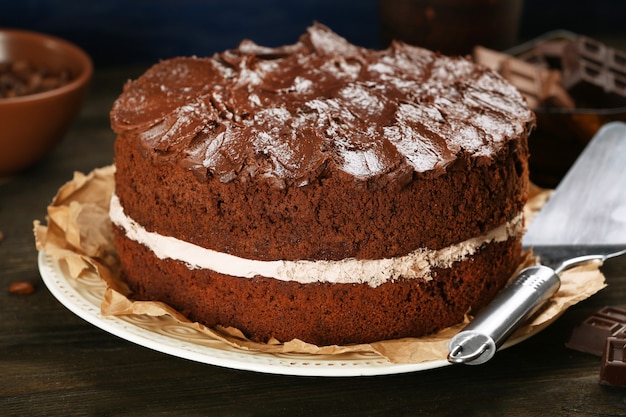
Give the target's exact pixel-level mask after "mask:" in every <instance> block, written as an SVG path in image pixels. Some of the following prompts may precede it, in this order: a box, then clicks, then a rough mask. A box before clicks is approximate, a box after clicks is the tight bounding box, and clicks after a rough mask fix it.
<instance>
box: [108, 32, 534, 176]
mask: <svg viewBox="0 0 626 417" xmlns="http://www.w3.org/2000/svg"><path fill="white" fill-rule="evenodd" d="M533 120H534V119H533V115H532V112H531V111H530V110H529V109H528V108H527V106H526V104H525V102H524V100H523V98H522V97H521V95H520V94H519V93H518V91H517V90H516V89H515V88H514V87H512V86H511V85H510V84H509V83H508V82H506V81H504V80H503V79H502V78H501V77H500V76H499V75H498V74H496V73H494V72H492V71H490V70H488V69H486V68H484V67H481V66H478V65H475V64H473V63H472V62H471V61H470V60H469V59H468V58H464V57H444V56H441V55H439V54H436V53H434V52H430V51H428V50H425V49H421V48H417V47H412V46H409V45H405V44H402V43H394V44H393V45H392V46H391V47H390V48H388V49H386V50H383V51H373V50H368V49H364V48H360V47H357V46H354V45H352V44H350V43H349V42H347V41H346V40H345V39H343V38H341V37H339V36H338V35H336V34H334V33H333V32H332V31H330V30H329V29H328V28H326V27H324V26H322V25H319V24H316V25H314V26H313V27H311V28H309V29H308V32H307V33H306V34H305V35H303V36H302V37H301V39H300V40H299V42H297V43H296V44H293V45H289V46H285V47H280V48H266V47H261V46H258V45H256V44H254V43H253V42H251V41H244V42H242V43H241V44H240V46H239V47H238V48H237V49H235V50H230V51H226V52H223V53H220V54H216V55H214V56H213V57H211V58H195V57H192V58H174V59H171V60H167V61H163V62H161V63H159V64H157V65H155V66H154V67H152V68H151V69H150V70H148V71H147V72H146V73H145V74H144V75H143V76H141V77H140V78H139V79H137V80H136V81H131V82H128V83H127V84H126V86H125V88H124V92H123V93H122V95H121V96H120V97H119V99H118V100H117V101H116V102H115V104H114V107H113V110H112V112H111V121H112V126H113V129H114V130H115V132H116V133H117V134H118V135H125V136H127V137H135V138H137V139H138V143H139V144H141V146H142V147H143V148H144V149H145V150H147V151H148V154H151V155H154V156H155V158H156V160H157V161H159V160H161V161H163V162H176V163H178V164H180V165H181V166H182V167H184V168H187V169H190V170H192V171H194V173H195V174H196V175H197V176H199V177H200V178H201V179H203V178H204V179H207V178H217V179H219V180H220V181H221V182H222V183H228V182H230V181H232V180H234V179H235V178H238V179H239V181H242V182H245V181H255V180H258V181H268V182H269V183H271V184H273V185H276V186H278V187H279V188H282V187H284V186H285V185H290V184H294V185H297V186H301V185H306V184H309V183H311V182H314V181H315V180H316V179H319V178H324V177H327V176H329V175H342V174H347V175H348V176H352V177H355V178H357V179H371V178H372V177H380V176H381V175H384V176H385V177H386V178H387V179H389V178H391V179H393V178H397V179H400V180H401V181H402V182H406V181H409V180H410V178H411V177H412V176H413V175H414V174H415V173H417V174H418V175H420V176H428V177H430V176H432V177H437V176H439V175H441V174H442V173H444V172H445V171H446V170H450V169H451V168H452V167H454V166H455V164H457V163H458V161H459V160H461V161H463V164H466V163H467V161H468V160H472V164H477V165H480V164H482V163H490V161H491V158H492V157H493V155H496V154H497V153H498V152H499V151H500V150H501V149H502V148H503V147H504V146H505V144H506V143H507V142H508V141H510V140H517V139H518V138H519V137H520V136H525V135H527V134H528V131H529V129H530V126H531V125H532V123H533ZM461 156H463V157H462V158H461Z"/></svg>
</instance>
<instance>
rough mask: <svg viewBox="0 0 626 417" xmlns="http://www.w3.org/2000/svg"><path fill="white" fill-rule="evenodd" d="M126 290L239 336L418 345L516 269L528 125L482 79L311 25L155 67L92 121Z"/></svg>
mask: <svg viewBox="0 0 626 417" xmlns="http://www.w3.org/2000/svg"><path fill="white" fill-rule="evenodd" d="M111 120H112V126H113V129H114V130H115V132H116V133H117V140H116V143H115V164H116V169H117V172H116V175H115V181H116V191H115V195H114V197H113V199H112V201H111V219H112V221H113V223H114V225H115V243H116V246H117V248H118V250H119V254H120V258H121V262H122V267H123V274H124V279H125V280H127V282H128V284H129V285H130V287H131V288H132V290H133V291H134V294H133V297H135V298H137V299H145V300H159V301H163V302H165V303H167V304H169V305H171V306H172V307H174V308H176V309H177V310H179V311H180V312H181V313H183V314H185V315H186V316H188V317H189V318H190V319H192V320H196V321H199V322H201V323H203V324H205V325H207V326H215V325H222V326H233V327H236V328H239V329H240V330H241V331H243V333H244V334H246V335H247V336H248V337H250V338H251V339H253V340H257V341H266V340H268V339H269V338H271V337H275V338H277V339H278V340H281V341H287V340H290V339H292V338H298V339H302V340H304V341H307V342H311V343H315V344H320V345H321V344H348V343H361V342H372V341H376V340H384V339H392V338H401V337H408V336H420V335H424V334H427V333H430V332H434V331H437V330H439V329H442V328H444V327H447V326H450V325H452V324H455V323H457V322H459V321H461V320H462V319H463V316H464V314H465V313H467V312H468V311H470V310H475V309H477V308H479V307H480V306H481V305H484V304H485V303H486V302H487V301H489V300H490V299H491V298H492V297H493V296H494V295H495V294H496V292H497V291H498V290H499V289H500V288H501V287H502V286H503V285H504V284H505V282H506V280H507V279H508V278H509V276H510V275H511V274H512V273H513V272H514V270H515V269H516V267H517V266H518V264H519V262H520V256H521V236H522V233H523V228H524V220H523V215H522V209H523V206H524V203H525V201H526V193H527V186H528V168H527V158H528V150H527V137H528V135H529V133H530V131H531V130H532V128H533V126H534V115H533V114H532V112H531V111H530V110H529V109H528V108H527V106H526V104H525V102H524V100H523V99H522V97H521V95H520V94H519V93H518V91H517V90H515V88H514V87H512V86H511V85H510V84H509V83H508V82H506V81H505V80H503V79H502V78H501V77H500V76H499V75H498V74H496V73H495V72H493V71H491V70H488V69H487V68H485V67H482V66H478V65H476V64H473V63H472V62H471V61H470V60H469V59H467V58H464V57H454V58H452V57H445V56H441V55H439V54H436V53H433V52H430V51H427V50H424V49H421V48H417V47H412V46H408V45H405V44H402V43H394V44H393V45H392V46H391V47H389V48H388V49H386V50H382V51H374V50H367V49H363V48H360V47H357V46H354V45H352V44H350V43H348V42H347V41H346V40H345V39H343V38H341V37H339V36H338V35H336V34H334V33H333V32H332V31H330V30H329V29H328V28H326V27H324V26H322V25H314V26H313V27H311V28H309V30H308V31H307V33H306V34H305V35H303V36H302V37H301V39H300V40H299V42H297V43H296V44H293V45H289V46H284V47H280V48H266V47H261V46H258V45H256V44H254V43H252V42H250V41H244V42H242V43H241V45H240V46H239V47H238V48H237V49H235V50H229V51H226V52H223V53H220V54H216V55H214V56H213V57H210V58H195V57H190V58H174V59H170V60H166V61H163V62H160V63H159V64H157V65H155V66H154V67H152V68H151V69H149V70H148V71H147V72H146V73H145V74H144V75H142V76H141V77H140V78H138V79H137V80H135V81H132V82H128V83H127V85H126V86H125V88H124V92H123V93H122V95H121V96H120V97H119V99H118V100H117V101H116V102H115V104H114V106H113V109H112V112H111Z"/></svg>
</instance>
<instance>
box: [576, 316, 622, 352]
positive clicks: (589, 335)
mask: <svg viewBox="0 0 626 417" xmlns="http://www.w3.org/2000/svg"><path fill="white" fill-rule="evenodd" d="M619 334H623V335H626V310H625V309H621V308H617V307H604V308H602V309H601V310H599V311H598V312H596V313H595V314H594V315H592V316H590V317H588V318H587V319H586V320H585V321H583V322H582V323H581V324H580V325H578V326H577V327H576V328H575V329H574V330H573V331H572V334H571V336H570V338H569V340H568V341H567V342H566V343H565V346H566V347H568V348H570V349H574V350H577V351H579V352H585V353H590V354H592V355H596V356H602V353H603V352H604V348H605V343H606V339H607V338H608V337H613V336H617V335H619Z"/></svg>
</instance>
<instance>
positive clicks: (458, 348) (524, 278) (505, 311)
mask: <svg viewBox="0 0 626 417" xmlns="http://www.w3.org/2000/svg"><path fill="white" fill-rule="evenodd" d="M560 286H561V280H560V279H559V276H558V275H557V272H556V271H555V270H554V269H552V268H549V267H547V266H544V265H537V266H531V267H528V268H525V269H523V270H522V271H521V272H520V273H519V275H518V276H517V277H515V278H514V279H513V280H512V281H511V282H510V283H508V284H507V285H506V286H505V287H504V289H503V290H502V291H500V293H498V295H497V296H496V297H495V298H494V299H493V300H492V301H491V303H489V304H488V305H487V306H486V307H485V308H484V309H483V310H481V311H480V312H479V313H478V314H477V315H476V317H475V318H474V319H473V320H472V321H471V322H470V323H469V324H468V325H467V326H466V327H465V328H464V329H463V330H461V331H460V332H459V333H457V334H456V335H455V336H454V337H453V338H452V339H451V340H450V343H449V344H448V349H449V351H450V353H449V354H448V361H450V362H452V363H464V364H469V365H480V364H482V363H485V362H487V361H488V360H489V359H491V358H492V357H493V355H495V353H496V350H497V349H498V348H499V347H500V346H502V344H503V343H504V342H505V341H506V340H507V339H508V338H509V336H511V334H513V332H514V331H515V330H516V329H517V328H519V327H520V326H521V325H522V324H523V323H524V322H525V321H526V320H527V319H528V318H530V316H532V315H533V314H534V313H535V312H537V310H539V308H541V306H543V304H545V302H546V301H548V300H549V299H550V298H551V297H552V295H554V294H555V293H556V292H557V291H558V289H559V287H560Z"/></svg>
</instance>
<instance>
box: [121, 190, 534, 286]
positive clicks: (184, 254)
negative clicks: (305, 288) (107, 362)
mask: <svg viewBox="0 0 626 417" xmlns="http://www.w3.org/2000/svg"><path fill="white" fill-rule="evenodd" d="M109 215H110V217H111V221H112V222H113V224H115V225H116V226H118V227H120V228H122V229H123V230H124V231H125V232H126V237H128V238H129V239H131V240H133V241H135V242H137V243H140V244H142V245H144V246H146V247H147V248H149V249H150V250H151V251H152V252H153V253H154V255H155V256H156V257H157V258H159V259H172V260H176V261H180V262H183V263H185V264H186V265H187V267H188V268H189V269H210V270H212V271H215V272H218V273H220V274H226V275H231V276H235V277H241V278H252V277H255V276H263V277H270V278H275V279H279V280H282V281H297V282H300V283H303V284H307V283H313V282H329V283H344V284H363V283H367V284H369V285H370V286H372V287H377V286H379V285H382V284H383V283H385V282H387V281H393V280H395V279H398V278H400V277H402V278H409V279H423V280H431V279H432V276H431V270H432V269H433V268H435V267H437V268H450V267H451V266H452V264H453V263H454V262H460V261H463V260H464V259H466V258H467V257H468V256H471V255H473V254H474V253H476V252H477V251H478V250H479V249H480V247H481V246H483V245H485V244H487V243H490V242H503V241H506V240H508V239H509V238H510V237H512V236H519V235H521V234H522V233H523V230H524V221H523V214H522V213H520V214H519V215H517V216H516V217H515V218H514V219H513V220H512V221H510V222H508V223H506V224H503V225H501V226H499V227H497V228H495V229H493V230H491V231H489V232H488V233H486V234H484V235H482V236H478V237H474V238H472V239H468V240H466V241H464V242H460V243H457V244H454V245H451V246H448V247H445V248H443V249H438V250H432V249H427V248H419V249H416V250H414V251H413V252H411V253H409V254H408V255H405V256H400V257H395V258H386V259H354V258H348V259H342V260H338V261H325V260H320V261H310V260H296V261H286V260H277V261H260V260H253V259H246V258H240V257H238V256H234V255H230V254H227V253H222V252H217V251H214V250H211V249H206V248H203V247H200V246H198V245H194V244H192V243H189V242H185V241H182V240H179V239H176V238H174V237H171V236H163V235H160V234H158V233H155V232H149V231H147V230H146V229H145V228H144V227H143V226H141V225H140V224H138V223H137V222H136V221H135V220H133V219H131V218H130V217H128V216H127V215H126V214H125V213H124V208H123V207H122V205H121V204H120V201H119V198H118V197H117V195H116V194H115V193H114V194H113V196H112V198H111V205H110V209H109Z"/></svg>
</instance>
